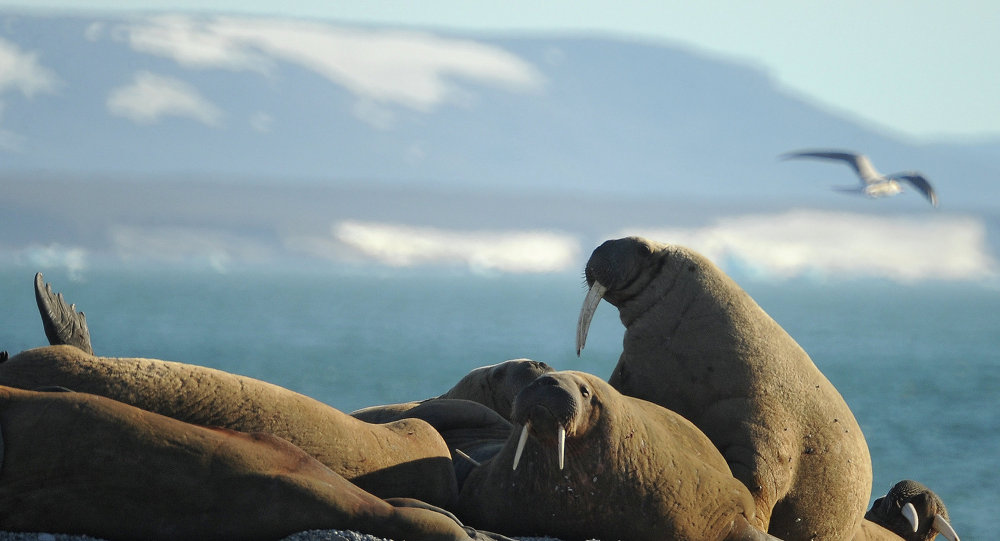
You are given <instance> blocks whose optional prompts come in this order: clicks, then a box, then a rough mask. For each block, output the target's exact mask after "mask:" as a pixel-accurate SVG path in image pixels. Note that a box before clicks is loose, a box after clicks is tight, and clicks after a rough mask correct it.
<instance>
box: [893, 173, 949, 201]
mask: <svg viewBox="0 0 1000 541" xmlns="http://www.w3.org/2000/svg"><path fill="white" fill-rule="evenodd" d="M892 178H894V179H896V180H905V181H907V182H909V183H910V184H912V185H913V187H914V188H916V189H918V190H920V193H922V194H924V197H926V198H927V200H928V201H930V202H931V205H934V206H935V207H936V206H938V198H937V194H936V193H934V188H933V187H931V183H930V182H929V181H928V180H927V179H926V178H925V177H924V176H923V175H921V174H920V173H917V172H916V171H909V172H906V173H897V174H895V175H892Z"/></svg>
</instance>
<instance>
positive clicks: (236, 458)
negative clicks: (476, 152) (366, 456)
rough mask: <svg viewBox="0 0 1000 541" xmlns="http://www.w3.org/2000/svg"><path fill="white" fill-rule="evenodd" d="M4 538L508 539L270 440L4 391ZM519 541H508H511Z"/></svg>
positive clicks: (56, 395)
mask: <svg viewBox="0 0 1000 541" xmlns="http://www.w3.org/2000/svg"><path fill="white" fill-rule="evenodd" d="M0 433H2V464H3V466H2V468H0V530H6V531H20V532H39V531H44V532H52V533H66V534H86V535H90V536H96V537H100V538H105V539H111V540H115V539H151V540H160V539H162V540H172V539H219V540H223V539H247V540H255V539H261V540H265V539H279V538H282V537H285V536H287V535H290V534H292V533H295V532H299V531H305V530H315V529H344V530H356V531H360V532H364V533H370V534H373V535H376V536H382V537H387V538H390V539H410V540H424V541H442V540H453V541H464V540H470V539H476V540H486V539H507V538H505V537H502V536H497V535H493V534H487V533H484V532H476V531H475V530H473V529H471V528H466V527H464V526H462V525H461V523H459V522H458V521H457V520H455V519H454V517H452V516H451V515H450V514H449V513H447V512H445V511H442V510H440V509H436V508H434V507H432V506H429V505H427V504H425V503H422V502H419V501H415V500H409V499H405V498H403V499H389V500H382V499H379V498H377V497H375V496H373V495H372V494H369V493H368V492H365V491H364V490H362V489H360V488H358V487H357V486H355V485H354V484H352V483H350V482H349V481H347V480H346V479H344V478H343V477H341V476H340V475H337V474H336V473H334V472H333V471H331V470H330V469H329V468H327V467H325V466H323V465H322V464H321V463H320V462H319V461H317V460H316V459H315V458H313V457H311V456H309V455H308V454H307V453H305V452H304V451H302V450H301V449H299V448H298V447H295V446H294V445H292V444H290V443H288V442H287V441H285V440H283V439H281V438H278V437H276V436H274V435H271V434H264V433H256V434H245V433H242V432H236V431H232V430H227V429H220V428H206V427H200V426H196V425H192V424H189V423H184V422H181V421H177V420H175V419H171V418H169V417H165V416H162V415H158V414H155V413H151V412H148V411H145V410H141V409H139V408H135V407H132V406H129V405H127V404H123V403H121V402H117V401H114V400H110V399H107V398H104V397H99V396H95V395H89V394H86V393H75V392H34V391H24V390H20V389H13V388H10V387H0ZM508 541H510V540H508Z"/></svg>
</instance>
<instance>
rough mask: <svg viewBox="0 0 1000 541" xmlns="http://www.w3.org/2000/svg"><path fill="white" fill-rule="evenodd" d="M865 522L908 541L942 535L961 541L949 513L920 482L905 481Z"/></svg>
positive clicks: (876, 505)
mask: <svg viewBox="0 0 1000 541" xmlns="http://www.w3.org/2000/svg"><path fill="white" fill-rule="evenodd" d="M865 518H866V519H868V520H870V521H872V522H874V523H876V524H878V525H880V526H882V527H883V528H885V529H887V530H889V531H891V532H893V533H895V534H896V535H898V536H900V537H902V538H903V539H906V540H908V541H929V540H931V539H934V538H935V537H936V536H937V535H938V534H939V533H940V534H941V535H943V536H944V537H945V538H946V539H949V540H950V541H959V540H958V534H956V533H955V530H954V529H953V528H952V527H951V524H950V523H949V522H948V509H946V508H945V505H944V502H943V501H941V498H940V497H938V495H937V494H935V493H934V492H933V491H932V490H931V489H929V488H927V487H926V486H924V485H923V484H921V483H918V482H916V481H910V480H904V481H900V482H898V483H896V484H895V485H893V487H892V488H891V489H889V492H888V493H887V494H886V495H885V496H882V497H881V498H878V499H877V500H875V503H873V504H872V508H871V509H869V510H868V512H867V513H865Z"/></svg>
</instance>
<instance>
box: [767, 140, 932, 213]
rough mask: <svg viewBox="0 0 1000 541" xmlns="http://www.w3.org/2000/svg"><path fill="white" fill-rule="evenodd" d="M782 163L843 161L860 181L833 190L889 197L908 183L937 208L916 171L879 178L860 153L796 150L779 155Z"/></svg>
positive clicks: (929, 184)
mask: <svg viewBox="0 0 1000 541" xmlns="http://www.w3.org/2000/svg"><path fill="white" fill-rule="evenodd" d="M781 158H782V159H784V160H788V159H792V158H820V159H827V160H840V161H843V162H846V163H847V165H850V166H851V167H852V168H853V169H854V172H855V173H857V174H858V178H859V179H861V185H860V186H850V187H836V188H835V189H837V190H841V191H847V192H860V193H862V194H864V195H867V196H868V197H872V198H874V197H886V196H890V195H896V194H898V193H900V192H902V191H903V187H902V185H901V184H900V181H905V182H909V183H910V184H911V185H913V187H914V188H916V189H917V190H919V191H920V193H922V194H924V197H926V198H927V200H928V201H930V202H931V205H934V206H935V207H936V206H938V199H937V194H935V193H934V188H932V187H931V183H930V182H928V181H927V179H926V178H924V176H923V175H921V174H920V173H918V172H916V171H904V172H902V173H893V174H891V175H883V174H882V173H879V172H878V171H876V170H875V167H874V166H872V162H871V161H869V160H868V157H867V156H865V155H863V154H855V153H853V152H838V151H815V150H809V151H800V152H788V153H785V154H782V155H781Z"/></svg>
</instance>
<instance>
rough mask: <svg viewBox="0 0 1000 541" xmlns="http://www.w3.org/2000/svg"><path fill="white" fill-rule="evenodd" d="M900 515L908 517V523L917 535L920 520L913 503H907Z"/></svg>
mask: <svg viewBox="0 0 1000 541" xmlns="http://www.w3.org/2000/svg"><path fill="white" fill-rule="evenodd" d="M900 513H901V514H902V515H903V516H904V517H906V521H907V522H909V523H910V526H912V527H913V533H917V528H918V527H919V526H920V518H919V517H917V508H916V507H913V504H912V503H910V502H906V505H904V506H903V509H901V510H900Z"/></svg>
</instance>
